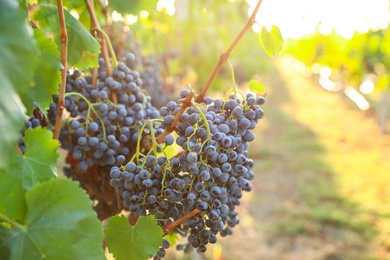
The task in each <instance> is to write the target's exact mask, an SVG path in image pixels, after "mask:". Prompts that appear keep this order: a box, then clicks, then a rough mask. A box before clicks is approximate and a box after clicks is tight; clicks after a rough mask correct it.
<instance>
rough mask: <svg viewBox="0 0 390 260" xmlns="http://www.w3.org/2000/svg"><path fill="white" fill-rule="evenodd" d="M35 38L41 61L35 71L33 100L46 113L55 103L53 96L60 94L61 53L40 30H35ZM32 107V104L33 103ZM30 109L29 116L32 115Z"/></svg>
mask: <svg viewBox="0 0 390 260" xmlns="http://www.w3.org/2000/svg"><path fill="white" fill-rule="evenodd" d="M34 37H35V40H36V42H37V45H38V48H39V59H38V64H37V67H36V69H35V74H34V82H35V86H34V88H33V89H30V93H29V94H30V96H31V99H32V100H34V101H35V103H36V105H37V106H38V107H39V109H40V110H41V111H42V112H43V113H46V109H47V108H48V107H49V106H50V103H51V102H53V98H52V95H53V94H58V85H59V84H60V83H61V74H60V71H59V70H60V69H61V68H62V64H61V59H60V53H59V52H58V49H57V45H56V44H55V43H54V42H52V41H51V40H50V39H49V38H46V36H45V35H44V34H43V33H42V32H41V31H40V30H39V29H35V30H34ZM31 105H32V103H31ZM32 109H33V107H32V108H31V109H28V111H27V114H31V112H32Z"/></svg>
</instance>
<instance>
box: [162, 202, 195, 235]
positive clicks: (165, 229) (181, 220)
mask: <svg viewBox="0 0 390 260" xmlns="http://www.w3.org/2000/svg"><path fill="white" fill-rule="evenodd" d="M199 212H200V209H198V208H196V209H194V210H193V211H190V212H188V213H187V214H186V215H184V216H183V217H181V218H179V219H177V220H175V221H174V222H172V223H169V224H167V225H165V226H164V227H163V228H162V230H163V232H164V235H167V234H168V233H169V232H170V231H171V230H172V229H174V228H175V227H177V226H179V225H181V224H182V223H184V222H185V221H187V220H189V219H190V218H192V217H193V216H195V215H196V214H198V213H199Z"/></svg>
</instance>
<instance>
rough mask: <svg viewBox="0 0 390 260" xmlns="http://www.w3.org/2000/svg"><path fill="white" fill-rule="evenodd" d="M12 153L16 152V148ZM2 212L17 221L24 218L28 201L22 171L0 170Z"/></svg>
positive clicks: (0, 206) (0, 203)
mask: <svg viewBox="0 0 390 260" xmlns="http://www.w3.org/2000/svg"><path fill="white" fill-rule="evenodd" d="M11 153H16V149H15V151H12V152H11ZM0 214H3V215H6V216H8V217H9V218H11V219H13V220H16V221H23V220H24V217H25V215H26V202H25V200H24V189H23V184H22V178H21V173H18V172H10V171H6V170H5V169H2V170H0ZM0 251H1V250H0ZM0 259H3V258H1V257H0Z"/></svg>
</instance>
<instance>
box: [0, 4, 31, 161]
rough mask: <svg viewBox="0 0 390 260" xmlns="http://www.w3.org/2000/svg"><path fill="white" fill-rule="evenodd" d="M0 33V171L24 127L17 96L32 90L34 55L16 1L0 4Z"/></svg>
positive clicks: (29, 37) (21, 12)
mask: <svg viewBox="0 0 390 260" xmlns="http://www.w3.org/2000/svg"><path fill="white" fill-rule="evenodd" d="M11 21H12V22H11ZM0 32H1V34H0V57H1V59H0V79H1V83H0V89H1V95H0V116H1V120H0V151H1V156H0V168H4V167H5V166H6V164H7V162H8V159H9V157H10V153H9V152H8V151H10V150H12V149H16V143H17V141H18V139H19V135H20V134H19V130H20V128H21V127H22V126H23V121H24V105H23V104H22V102H21V100H20V97H19V95H20V94H23V93H25V92H26V91H27V90H28V88H30V87H31V86H32V79H33V71H34V68H35V61H36V58H37V54H36V48H35V44H34V40H33V38H32V36H31V30H30V28H29V26H28V24H27V21H26V17H25V15H24V12H23V11H22V10H21V9H19V7H18V3H17V2H16V1H12V0H4V1H0ZM29 102H30V103H32V102H31V100H29Z"/></svg>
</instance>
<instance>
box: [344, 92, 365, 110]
mask: <svg viewBox="0 0 390 260" xmlns="http://www.w3.org/2000/svg"><path fill="white" fill-rule="evenodd" d="M344 92H345V95H347V96H348V97H349V98H350V99H351V100H352V101H353V102H355V104H356V105H357V106H358V107H359V108H360V109H361V110H368V109H369V108H370V103H368V101H367V100H366V99H365V98H364V97H363V95H362V94H360V93H359V92H358V91H357V90H355V89H354V88H353V87H346V88H345V90H344Z"/></svg>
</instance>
